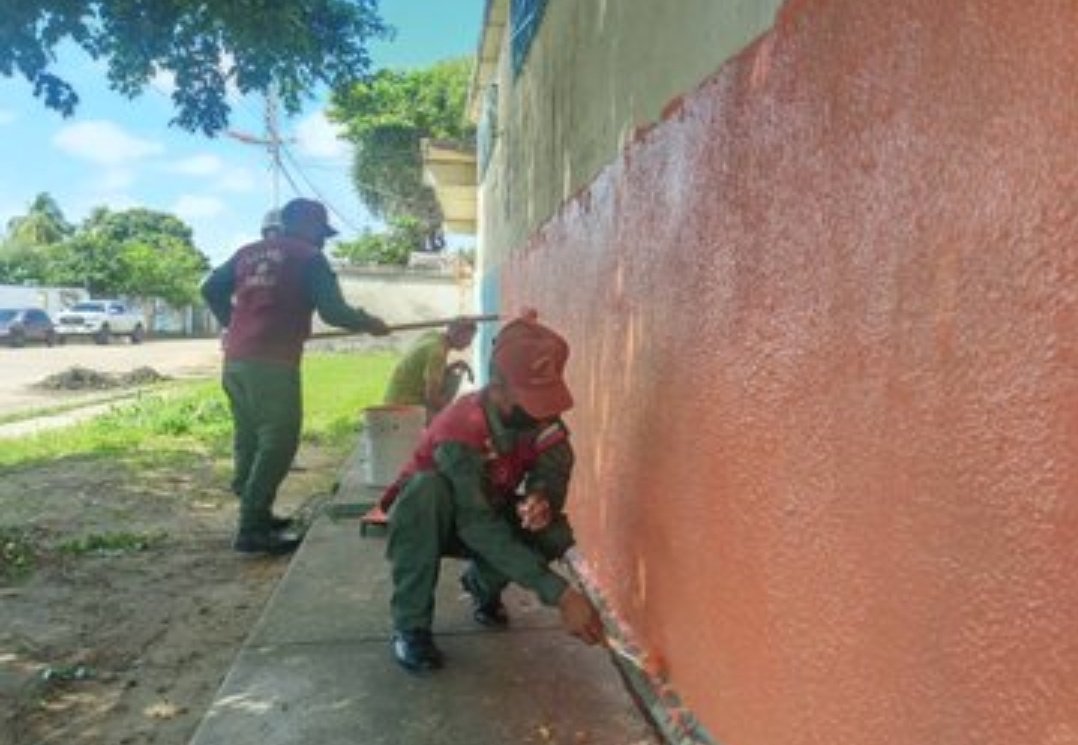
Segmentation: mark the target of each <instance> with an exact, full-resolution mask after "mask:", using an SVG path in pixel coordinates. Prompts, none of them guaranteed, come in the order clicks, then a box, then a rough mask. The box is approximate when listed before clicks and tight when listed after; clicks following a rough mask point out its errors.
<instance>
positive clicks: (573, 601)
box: [558, 587, 605, 644]
mask: <svg viewBox="0 0 1078 745" xmlns="http://www.w3.org/2000/svg"><path fill="white" fill-rule="evenodd" d="M558 610H559V611H561V625H562V626H563V627H565V630H566V631H568V632H569V633H570V634H572V635H573V636H575V637H577V638H578V639H580V640H581V641H583V642H584V643H586V644H598V643H599V642H601V641H602V640H603V637H604V636H605V634H604V633H603V622H602V619H600V618H599V613H598V612H597V611H596V610H595V607H594V606H592V604H591V601H590V600H588V598H587V597H586V596H585V595H584V593H582V592H580V590H577V589H576V588H575V587H567V588H565V592H563V593H562V594H561V598H560V599H559V600H558Z"/></svg>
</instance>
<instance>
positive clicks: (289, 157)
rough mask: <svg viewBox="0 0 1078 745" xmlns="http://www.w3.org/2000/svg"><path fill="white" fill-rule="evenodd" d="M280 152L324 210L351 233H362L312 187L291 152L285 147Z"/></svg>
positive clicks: (311, 182)
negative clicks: (334, 216) (330, 213)
mask: <svg viewBox="0 0 1078 745" xmlns="http://www.w3.org/2000/svg"><path fill="white" fill-rule="evenodd" d="M281 151H282V152H283V153H284V157H285V158H286V159H287V160H288V162H289V163H291V164H292V166H293V167H294V168H295V169H296V173H298V174H299V176H300V178H302V179H303V181H304V182H305V183H306V184H307V186H308V187H310V189H311V191H312V192H313V193H314V195H315V196H316V197H318V200H319V201H320V202H322V204H324V205H326V209H328V210H329V211H330V212H332V213H333V214H334V215H336V216H337V219H338V220H340V221H341V222H342V223H343V224H344V225H346V226H347V227H348V228H350V229H351V230H352V231H354V232H356V233H360V232H362V231H361V230H360V229H359V228H357V227H356V226H355V225H354V224H353V223H352V221H351V220H349V219H348V218H347V217H345V216H344V215H343V214H341V211H340V210H338V209H337V208H336V207H335V206H334V205H333V203H332V202H330V201H329V200H328V199H326V198H325V196H324V195H323V194H322V192H321V191H319V190H318V187H317V186H315V185H314V182H313V181H311V179H310V177H308V176H307V174H306V173H305V172H304V170H303V167H302V166H301V165H300V163H299V161H298V160H296V157H295V156H294V155H293V154H292V151H291V150H290V149H289V148H288V147H287V146H282V147H281Z"/></svg>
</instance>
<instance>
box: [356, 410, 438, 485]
mask: <svg viewBox="0 0 1078 745" xmlns="http://www.w3.org/2000/svg"><path fill="white" fill-rule="evenodd" d="M426 421H427V410H426V409H425V408H424V407H422V406H397V405H393V406H371V407H370V408H367V409H364V410H363V436H362V440H361V443H362V444H361V447H362V448H363V480H364V483H366V484H367V485H368V486H389V485H390V484H392V483H393V482H394V481H395V480H396V479H397V475H398V474H399V473H400V471H401V468H403V467H404V464H405V463H407V462H408V459H409V458H411V457H412V452H413V451H414V450H415V448H416V445H418V444H419V436H420V434H422V432H423V427H424V426H425V425H426Z"/></svg>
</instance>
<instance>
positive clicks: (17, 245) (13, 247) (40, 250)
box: [0, 192, 73, 284]
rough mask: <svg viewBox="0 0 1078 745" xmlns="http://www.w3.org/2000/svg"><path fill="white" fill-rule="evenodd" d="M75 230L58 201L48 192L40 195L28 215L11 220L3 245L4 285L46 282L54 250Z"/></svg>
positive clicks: (1, 267) (1, 273)
mask: <svg viewBox="0 0 1078 745" xmlns="http://www.w3.org/2000/svg"><path fill="white" fill-rule="evenodd" d="M72 230H73V228H72V226H71V223H69V222H68V221H67V219H66V218H65V217H64V213H63V211H62V210H61V209H60V207H59V205H57V204H56V200H55V199H53V198H52V196H51V195H50V194H49V193H48V192H42V193H40V194H38V195H37V196H36V197H35V198H34V201H33V202H31V203H30V206H29V208H28V209H27V211H26V214H25V215H20V216H17V217H13V218H11V219H10V220H9V221H8V224H7V234H6V235H5V236H4V240H3V242H2V244H0V283H6V284H35V283H41V282H42V281H44V279H45V276H46V275H47V274H48V261H49V259H48V252H49V249H50V247H51V246H53V245H55V244H58V243H60V242H61V241H63V240H64V239H66V238H67V237H68V236H70V235H71V232H72Z"/></svg>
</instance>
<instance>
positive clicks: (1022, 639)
mask: <svg viewBox="0 0 1078 745" xmlns="http://www.w3.org/2000/svg"><path fill="white" fill-rule="evenodd" d="M503 285H504V293H505V296H504V297H505V307H507V308H515V307H518V306H519V305H522V304H525V303H527V304H533V305H535V306H537V307H538V308H539V309H540V311H541V314H542V318H544V319H545V320H546V321H548V322H549V323H551V324H552V325H554V326H556V327H558V328H560V329H562V330H564V331H565V333H566V335H567V337H568V338H569V339H570V341H571V343H572V345H573V356H572V359H571V361H570V376H571V383H572V386H573V388H574V390H575V392H576V394H577V398H578V406H577V408H576V409H575V411H574V413H573V414H572V416H571V418H570V423H571V425H572V426H573V427H574V430H575V442H576V444H577V447H578V450H579V456H580V457H579V472H578V478H577V479H576V482H575V485H574V487H573V494H572V505H573V506H572V510H573V519H574V521H575V524H576V526H577V528H578V535H579V539H580V543H581V550H582V552H583V553H584V555H585V556H586V557H587V559H588V561H589V562H590V563H591V564H592V566H593V567H594V568H595V571H596V572H597V575H598V577H599V578H600V581H601V584H602V587H603V589H604V591H605V592H606V593H607V594H608V595H609V597H610V598H611V600H612V602H613V603H614V604H615V605H616V607H617V608H618V609H619V611H620V612H621V614H622V615H623V616H624V618H625V620H626V621H627V622H628V623H629V624H630V626H631V627H632V628H633V629H634V630H635V631H636V632H637V633H639V634H640V635H641V636H642V637H643V638H644V639H646V640H647V641H648V642H649V643H650V644H651V645H653V646H654V647H655V648H657V649H658V650H660V651H661V652H662V654H663V655H664V656H665V658H666V659H667V661H668V663H669V666H670V672H671V678H672V682H673V684H674V685H675V687H676V688H677V689H678V690H679V691H680V692H681V693H682V694H683V696H684V697H685V699H686V700H687V702H688V704H689V705H690V706H691V707H692V708H693V709H694V710H695V711H696V713H697V714H698V716H699V717H700V719H701V720H702V722H703V723H704V725H705V726H706V727H707V729H708V730H709V731H710V732H711V734H712V735H713V736H714V737H716V738H717V739H719V740H720V741H722V742H723V743H726V745H765V744H766V745H794V744H795V743H829V744H835V743H857V744H863V745H882V744H884V743H886V744H888V745H890V744H893V743H894V744H906V743H908V744H909V745H937V744H938V745H956V744H961V743H970V744H973V743H978V744H979V745H983V744H984V743H998V744H999V745H1005V744H1006V745H1015V744H1021V745H1033V744H1034V743H1037V744H1042V743H1043V744H1049V743H1050V744H1051V745H1064V744H1073V743H1078V3H1074V2H1070V1H1066V2H1065V1H1064V0H1053V1H1050V0H980V1H979V2H974V1H972V0H947V2H943V1H941V0H902V1H901V2H899V1H896V0H794V1H793V2H790V3H788V5H787V6H786V8H785V9H784V10H783V12H782V14H781V15H780V17H779V19H778V22H777V25H776V27H775V29H774V30H773V31H772V33H770V34H769V35H768V36H766V37H765V38H763V39H761V40H760V41H759V42H758V43H756V44H755V45H754V46H753V47H751V48H750V49H748V50H746V51H745V52H744V53H743V54H742V55H740V56H739V57H738V58H736V59H735V60H733V61H731V62H730V63H729V64H727V65H726V66H724V67H723V68H722V69H721V70H720V71H718V72H717V74H716V75H715V77H714V78H712V79H711V80H709V81H707V82H706V83H705V84H704V85H703V86H702V87H701V88H700V89H699V90H697V91H695V92H694V93H692V94H691V95H689V96H687V97H685V99H684V100H683V101H681V102H679V103H678V104H677V105H675V106H672V107H671V110H670V111H669V113H668V116H667V118H666V120H665V121H664V122H663V123H661V124H660V125H659V126H657V127H655V128H654V129H652V130H650V131H648V132H645V133H641V135H640V136H639V137H638V138H637V140H636V141H635V142H634V143H632V144H631V145H630V146H629V147H628V148H627V149H626V150H625V152H624V153H623V155H622V157H621V158H620V159H619V160H618V161H617V162H615V163H613V164H611V165H610V166H609V167H608V168H607V169H606V170H605V171H604V172H602V173H601V174H600V176H599V177H598V178H597V180H596V181H595V182H594V183H593V184H592V185H591V186H590V187H589V188H588V189H587V190H586V191H585V192H584V193H582V194H580V195H578V197H577V198H575V199H573V200H572V201H571V202H569V203H568V204H566V205H565V206H564V207H563V208H562V210H561V211H560V212H559V214H557V215H556V216H554V217H553V218H552V219H551V220H550V221H549V223H548V224H547V225H546V226H545V227H544V228H543V229H542V230H541V231H540V232H539V233H538V234H536V235H535V236H534V237H533V239H532V241H531V242H530V244H529V245H528V246H526V247H522V249H521V250H520V251H518V252H517V253H516V254H515V256H514V258H513V259H511V260H510V262H509V263H508V264H507V265H505V267H504V270H503Z"/></svg>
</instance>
